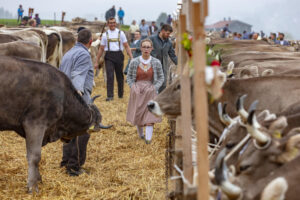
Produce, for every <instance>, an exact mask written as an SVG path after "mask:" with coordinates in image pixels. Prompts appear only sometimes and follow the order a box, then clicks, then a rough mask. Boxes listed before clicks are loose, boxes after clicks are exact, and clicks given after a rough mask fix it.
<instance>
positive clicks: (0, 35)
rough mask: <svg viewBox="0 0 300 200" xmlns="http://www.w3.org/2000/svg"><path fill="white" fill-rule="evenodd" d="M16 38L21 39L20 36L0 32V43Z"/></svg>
mask: <svg viewBox="0 0 300 200" xmlns="http://www.w3.org/2000/svg"><path fill="white" fill-rule="evenodd" d="M17 40H23V39H22V38H21V37H18V36H14V35H10V34H4V33H0V44H2V43H7V42H14V41H17Z"/></svg>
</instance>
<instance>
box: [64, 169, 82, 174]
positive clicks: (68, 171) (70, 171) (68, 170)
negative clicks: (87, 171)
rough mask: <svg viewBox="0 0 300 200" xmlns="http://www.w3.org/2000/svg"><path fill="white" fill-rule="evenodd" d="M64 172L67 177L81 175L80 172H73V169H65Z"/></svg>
mask: <svg viewBox="0 0 300 200" xmlns="http://www.w3.org/2000/svg"><path fill="white" fill-rule="evenodd" d="M66 172H67V174H68V175H69V176H79V175H80V174H82V173H83V171H82V170H74V169H67V170H66Z"/></svg>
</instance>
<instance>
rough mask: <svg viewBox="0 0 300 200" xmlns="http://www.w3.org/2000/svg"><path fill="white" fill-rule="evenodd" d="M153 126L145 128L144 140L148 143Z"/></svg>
mask: <svg viewBox="0 0 300 200" xmlns="http://www.w3.org/2000/svg"><path fill="white" fill-rule="evenodd" d="M152 133H153V126H146V140H148V141H150V140H151V138H152Z"/></svg>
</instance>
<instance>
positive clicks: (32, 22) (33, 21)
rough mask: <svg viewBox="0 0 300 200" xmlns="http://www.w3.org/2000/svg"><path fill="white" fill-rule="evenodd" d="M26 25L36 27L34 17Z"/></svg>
mask: <svg viewBox="0 0 300 200" xmlns="http://www.w3.org/2000/svg"><path fill="white" fill-rule="evenodd" d="M28 25H29V26H31V27H36V21H35V19H31V20H29V22H28Z"/></svg>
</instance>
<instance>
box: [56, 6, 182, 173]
mask: <svg viewBox="0 0 300 200" xmlns="http://www.w3.org/2000/svg"><path fill="white" fill-rule="evenodd" d="M120 10H121V8H120ZM115 14H116V13H115V10H114V6H113V7H112V8H111V9H109V10H108V11H107V13H106V15H105V17H107V27H108V29H107V31H106V32H104V33H103V34H102V37H101V43H100V47H99V51H98V53H97V59H96V60H97V61H98V60H99V59H100V57H101V56H102V55H104V61H105V67H106V74H107V82H106V90H107V98H106V101H107V102H110V101H113V100H114V76H116V79H117V86H118V93H117V94H118V98H119V99H122V98H123V96H124V74H125V75H127V77H126V82H127V84H128V85H129V87H130V98H129V103H128V109H127V117H126V119H127V121H128V122H130V123H131V124H132V125H134V126H136V128H137V137H139V138H141V139H143V140H144V141H145V143H146V144H150V143H151V140H152V135H153V127H154V124H155V123H158V122H161V118H159V117H156V116H154V115H153V114H152V113H151V112H150V111H149V110H148V109H147V102H148V101H150V100H152V99H153V98H154V97H155V96H156V95H157V94H158V93H160V92H162V91H163V90H164V89H165V88H166V83H167V74H168V71H169V64H170V63H169V62H168V57H170V58H171V60H172V61H173V62H174V63H175V64H177V57H176V55H175V51H174V49H173V45H172V43H171V41H170V39H169V37H170V34H171V33H172V31H173V29H172V26H170V25H169V24H168V23H166V24H163V25H162V26H161V27H160V28H158V27H157V26H156V24H155V22H154V21H153V22H152V23H151V25H150V26H148V25H147V24H146V21H145V20H144V19H143V20H141V25H140V26H139V25H137V24H136V21H135V20H134V21H133V22H132V24H131V26H130V33H131V38H130V39H129V38H127V37H126V35H125V33H124V32H123V31H122V30H120V29H119V28H117V21H116V17H115ZM121 17H124V13H123V14H122V13H121ZM118 19H119V22H120V23H119V24H121V23H122V19H120V15H119V14H118ZM129 40H131V42H129ZM91 43H92V35H91V32H90V30H88V29H85V28H84V29H83V30H78V39H77V43H76V45H75V46H74V47H73V48H72V49H70V50H69V51H68V52H67V53H66V54H65V55H64V57H63V60H62V64H61V66H60V68H59V69H60V70H61V71H62V72H63V73H65V74H66V75H67V76H68V77H69V78H70V79H71V81H72V83H73V85H74V87H75V88H76V90H77V91H78V93H79V94H80V95H81V96H82V97H83V99H84V101H86V102H87V103H89V102H90V99H91V97H90V95H91V93H92V82H93V80H94V75H93V72H92V71H93V70H92V69H93V67H92V64H91V63H92V61H91V56H90V54H89V53H88V48H89V47H90V45H91ZM129 43H130V45H129ZM124 50H125V52H126V53H127V55H128V58H129V62H128V64H127V67H126V70H125V71H123V67H124V54H123V51H124ZM97 61H96V63H94V68H97V67H98V63H97ZM91 70H92V71H91ZM88 140H89V136H88V134H85V135H83V136H80V137H76V138H74V139H73V140H72V141H71V142H70V143H69V144H66V145H64V146H63V158H62V162H61V166H62V167H66V169H67V173H68V174H69V175H70V176H78V175H80V174H81V173H83V172H84V171H83V170H82V168H81V166H82V165H83V164H84V162H85V158H86V150H87V144H88Z"/></svg>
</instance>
